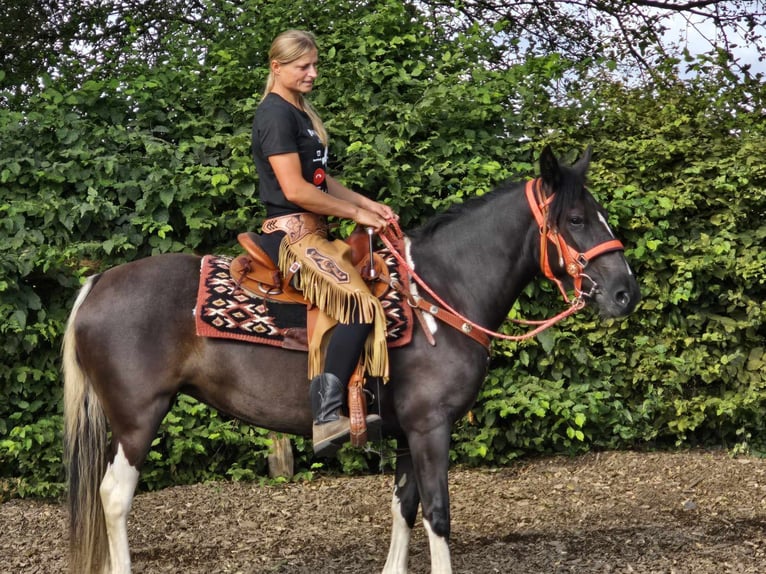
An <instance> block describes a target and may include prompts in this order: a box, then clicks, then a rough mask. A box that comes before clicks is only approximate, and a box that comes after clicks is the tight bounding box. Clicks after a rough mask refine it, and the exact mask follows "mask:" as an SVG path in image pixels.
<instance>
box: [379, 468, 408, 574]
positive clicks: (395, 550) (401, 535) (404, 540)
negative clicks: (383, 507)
mask: <svg viewBox="0 0 766 574" xmlns="http://www.w3.org/2000/svg"><path fill="white" fill-rule="evenodd" d="M406 482H407V477H406V475H404V476H402V478H401V480H400V481H399V487H400V488H401V487H402V486H404V483H406ZM391 515H392V517H393V524H392V526H391V546H389V548H388V556H387V557H386V565H385V566H384V567H383V574H407V561H408V560H409V556H410V532H411V528H410V527H409V526H407V521H406V520H405V519H404V516H402V503H401V501H400V500H399V497H398V496H397V495H396V492H394V497H393V499H392V500H391Z"/></svg>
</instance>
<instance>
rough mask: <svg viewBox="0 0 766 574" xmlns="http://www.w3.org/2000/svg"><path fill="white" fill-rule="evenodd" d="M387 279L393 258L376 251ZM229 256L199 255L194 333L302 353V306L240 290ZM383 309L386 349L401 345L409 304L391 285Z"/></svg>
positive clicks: (406, 336) (408, 330)
mask: <svg viewBox="0 0 766 574" xmlns="http://www.w3.org/2000/svg"><path fill="white" fill-rule="evenodd" d="M378 255H380V256H381V257H382V258H383V260H384V261H385V262H386V266H387V267H388V269H389V273H390V274H391V278H392V279H399V277H400V274H399V270H398V267H397V261H396V259H395V258H394V257H393V256H392V255H391V253H390V252H388V251H387V250H383V251H379V252H378ZM231 261H232V258H231V257H225V256H215V255H206V256H205V257H203V258H202V265H201V269H200V281H199V288H198V291H197V305H196V307H195V309H194V318H195V324H196V328H197V335H199V336H201V337H217V338H223V339H235V340H238V341H247V342H250V343H260V344H264V345H273V346H275V347H282V348H285V349H293V350H302V351H307V350H308V349H307V348H306V347H305V341H306V336H305V330H306V307H305V306H303V305H299V304H289V303H278V302H276V301H271V300H269V299H267V298H264V297H262V296H259V295H255V294H254V293H251V292H249V291H246V290H244V289H243V288H242V287H241V286H239V285H237V282H236V281H235V280H234V279H233V278H232V277H231V274H230V273H229V266H230V265H231ZM381 303H382V305H383V309H384V311H385V313H386V339H387V341H388V347H389V348H394V347H403V346H405V345H407V344H408V343H409V342H410V340H411V339H412V326H413V322H412V319H413V317H412V308H411V307H410V306H409V305H408V304H407V302H406V301H403V300H402V297H401V295H400V294H399V293H397V292H396V291H395V290H393V289H388V290H387V291H386V292H385V293H384V294H383V295H382V297H381Z"/></svg>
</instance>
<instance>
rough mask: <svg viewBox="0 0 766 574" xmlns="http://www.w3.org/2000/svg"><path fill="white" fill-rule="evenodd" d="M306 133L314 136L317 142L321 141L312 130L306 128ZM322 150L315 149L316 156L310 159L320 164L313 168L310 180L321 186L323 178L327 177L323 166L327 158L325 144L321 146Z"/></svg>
mask: <svg viewBox="0 0 766 574" xmlns="http://www.w3.org/2000/svg"><path fill="white" fill-rule="evenodd" d="M307 131H308V134H309V135H310V136H311V137H312V138H314V139H315V140H316V141H317V142H319V143H321V141H322V140H320V139H319V135H318V134H317V133H316V132H315V131H314V130H311V129H310V130H307ZM322 147H323V149H322V150H316V156H315V157H314V158H313V159H312V163H315V164H316V163H319V164H321V167H318V168H316V169H315V170H314V177H313V179H312V181H313V182H314V185H315V186H317V187H319V188H321V187H322V184H323V183H324V180H325V178H326V177H327V172H326V171H325V168H326V167H327V158H328V149H327V146H322Z"/></svg>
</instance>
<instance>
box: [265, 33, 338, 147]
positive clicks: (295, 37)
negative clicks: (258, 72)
mask: <svg viewBox="0 0 766 574" xmlns="http://www.w3.org/2000/svg"><path fill="white" fill-rule="evenodd" d="M311 50H319V48H318V47H317V41H316V38H315V37H314V34H312V33H311V32H305V31H303V30H287V31H285V32H282V33H281V34H280V35H279V36H277V37H276V38H274V41H273V42H272V43H271V48H270V49H269V76H268V78H266V88H265V89H264V90H263V97H264V98H265V97H266V96H267V95H268V94H269V92H271V90H272V89H273V88H274V82H275V79H274V72H273V71H272V70H271V62H273V61H274V60H276V61H277V62H279V63H280V64H289V63H290V62H294V61H295V60H297V59H298V58H300V57H301V56H303V55H305V54H306V53H308V52H310V51H311ZM298 99H299V102H300V104H301V106H302V107H303V109H304V110H305V112H306V113H307V114H308V116H309V119H311V123H312V125H313V126H314V131H315V132H316V133H317V135H318V136H319V139H320V140H322V143H323V144H324V145H327V141H328V138H327V130H325V127H324V124H323V123H322V119H321V118H320V117H319V114H318V113H317V111H316V110H315V109H314V106H312V105H311V103H310V102H309V101H308V100H307V99H306V98H305V97H304V96H303V94H299V96H298Z"/></svg>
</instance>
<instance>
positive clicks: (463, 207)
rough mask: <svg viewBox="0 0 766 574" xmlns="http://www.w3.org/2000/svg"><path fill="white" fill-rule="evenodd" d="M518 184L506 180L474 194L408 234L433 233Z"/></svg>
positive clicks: (421, 234) (423, 234) (426, 234)
mask: <svg viewBox="0 0 766 574" xmlns="http://www.w3.org/2000/svg"><path fill="white" fill-rule="evenodd" d="M518 185H519V183H518V182H514V181H511V180H507V181H505V182H503V183H501V184H500V185H499V186H497V187H496V188H495V189H493V190H492V191H490V192H488V193H485V194H484V195H475V196H472V197H470V198H469V199H468V200H467V201H465V202H463V203H456V204H454V205H452V206H450V207H449V208H448V209H447V210H446V211H444V212H442V213H439V214H437V215H435V216H433V217H432V218H431V219H429V220H428V221H426V222H425V223H424V224H423V225H421V226H420V227H418V228H416V229H414V230H413V231H412V232H410V233H409V234H410V235H411V236H420V237H423V236H428V235H431V234H433V233H434V231H436V230H437V229H438V228H440V227H442V226H443V225H446V224H447V223H450V222H451V221H453V220H455V219H457V218H458V217H460V216H461V215H464V214H466V213H469V212H471V211H474V210H476V209H479V208H480V207H481V206H483V205H485V204H487V203H489V202H491V201H493V200H494V199H495V198H496V197H498V196H499V195H503V194H506V193H508V192H509V191H510V190H511V189H513V188H515V187H517V186H518Z"/></svg>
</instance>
